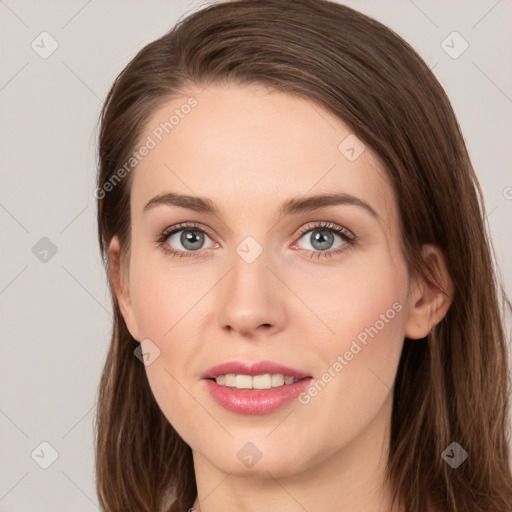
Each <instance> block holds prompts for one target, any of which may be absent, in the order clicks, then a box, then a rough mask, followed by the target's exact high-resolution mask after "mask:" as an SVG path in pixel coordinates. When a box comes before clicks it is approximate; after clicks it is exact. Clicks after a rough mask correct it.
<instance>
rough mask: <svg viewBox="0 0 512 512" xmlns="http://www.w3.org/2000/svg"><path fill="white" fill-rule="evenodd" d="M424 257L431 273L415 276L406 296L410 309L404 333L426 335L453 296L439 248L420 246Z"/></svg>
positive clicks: (449, 278) (451, 285) (439, 318)
mask: <svg viewBox="0 0 512 512" xmlns="http://www.w3.org/2000/svg"><path fill="white" fill-rule="evenodd" d="M422 253H423V258H424V260H425V263H426V265H427V267H428V268H429V269H430V274H431V277H430V278H429V279H427V280H424V279H422V278H420V277H418V281H416V283H415V284H414V288H413V290H412V291H411V293H410V296H409V311H408V317H407V322H406V326H405V336H406V337H407V338H410V339H421V338H424V337H426V336H427V335H428V334H429V333H430V331H431V330H432V329H433V328H434V327H435V326H436V325H437V324H438V323H439V322H440V321H441V320H442V319H443V318H444V316H445V315H446V313H447V312H448V309H449V308H450V305H451V303H452V299H453V293H454V286H453V282H452V279H451V277H450V275H449V273H448V268H447V265H446V261H445V258H444V255H443V253H442V251H441V250H440V249H439V248H438V247H436V246H434V245H430V244H428V245H425V246H423V250H422Z"/></svg>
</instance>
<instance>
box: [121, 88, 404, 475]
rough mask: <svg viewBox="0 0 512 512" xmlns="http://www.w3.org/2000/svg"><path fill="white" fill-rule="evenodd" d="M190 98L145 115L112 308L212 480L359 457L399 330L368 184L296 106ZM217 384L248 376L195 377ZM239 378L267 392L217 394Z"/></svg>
mask: <svg viewBox="0 0 512 512" xmlns="http://www.w3.org/2000/svg"><path fill="white" fill-rule="evenodd" d="M191 97H193V98H194V99H191ZM191 97H189V96H183V97H179V98H176V99H174V100H172V101H170V102H169V103H168V104H166V105H165V106H164V107H163V108H161V109H160V110H158V111H156V112H155V113H154V114H153V115H152V117H151V118H150V120H149V122H148V123H147V125H146V129H145V132H144V134H143V135H142V137H141V139H140V140H141V144H140V146H139V147H141V146H142V145H146V147H147V148H148V149H147V151H146V150H142V151H140V150H139V152H138V157H139V160H140V163H139V164H138V166H137V167H136V169H135V170H133V171H132V172H133V176H132V178H133V182H132V188H131V222H132V225H131V249H130V262H129V284H128V285H127V289H128V290H129V298H125V299H122V311H123V315H124V317H125V320H126V323H127V325H128V327H129V329H130V331H131V333H132V335H133V336H134V337H135V338H136V339H138V340H139V341H142V340H146V341H144V343H143V352H145V353H147V354H149V355H148V356H147V363H146V364H147V366H146V371H147V377H148V380H149V383H150V385H151V389H152V391H153V393H154V396H155V398H156V400H157V402H158V404H159V406H160V408H161V409H162V411H163V413H164V414H165V416H166V417H167V418H168V420H169V422H170V423H171V424H172V425H173V427H174V428H175V429H176V431H177V432H178V433H179V434H180V436H181V437H182V438H183V439H184V440H185V441H186V443H187V444H189V445H190V446H191V448H192V450H193V452H194V458H195V462H196V463H197V462H198V461H199V460H201V461H202V463H203V464H207V465H210V466H211V467H215V468H217V469H218V470H220V471H222V472H225V473H232V474H238V475H248V474H251V475H256V474H261V475H266V474H267V472H269V473H270V474H272V475H273V476H275V477H278V476H284V475H289V474H290V473H300V472H303V471H307V470H308V469H311V468H313V467H318V465H319V464H329V463H330V462H332V456H333V455H334V454H342V453H343V454H344V455H345V456H346V457H350V456H351V454H355V453H356V452H355V451H353V450H352V449H353V448H354V447H356V446H360V447H361V446H366V447H367V451H368V452H369V453H370V451H371V452H372V453H375V450H376V446H379V447H380V446H382V444H379V443H381V441H382V439H383V437H382V436H384V435H386V434H385V432H386V429H387V427H388V425H389V421H390V412H391V403H392V402H391V395H392V391H391V390H392V386H393V381H394V378H395V374H396V370H397V366H398V361H399V357H400V353H401V349H402V344H403V340H404V336H406V335H408V333H407V329H408V322H409V323H410V321H411V320H410V318H409V311H410V303H409V301H410V300H411V296H410V295H409V290H410V288H409V286H410V283H409V277H408V272H407V268H406V264H405V260H404V257H403V255H402V253H401V250H400V244H399V220H398V219H399V217H398V210H397V201H396V198H395V196H394V193H393V190H392V188H391V186H390V184H389V182H388V181H387V177H386V173H385V172H384V170H383V168H382V167H381V166H380V164H379V162H378V161H377V160H376V158H375V157H374V155H373V154H372V151H371V149H370V148H369V147H366V148H365V147H364V146H363V145H362V143H361V142H360V141H358V139H357V138H355V136H354V135H353V134H351V132H350V130H349V129H348V128H347V126H345V125H344V124H343V123H342V122H340V121H339V120H338V119H337V118H336V117H335V116H333V115H332V114H330V113H329V112H328V111H326V110H324V109H323V108H321V107H319V106H318V105H314V104H312V103H310V102H308V101H306V100H304V99H298V98H296V97H292V96H289V95H285V94H283V93H277V92H269V90H267V89H264V88H263V87H256V86H249V87H246V86H244V87H242V86H232V87H229V88H228V87H220V86H219V87H209V88H207V89H205V90H203V91H200V90H194V91H192V92H191ZM187 105H188V106H187ZM171 116H174V117H171ZM166 122H167V124H165V123H166ZM139 147H138V148H139ZM165 194H169V196H167V199H168V201H166V200H165V197H164V196H165ZM170 194H174V196H173V197H174V200H175V199H176V198H177V196H180V195H183V196H188V197H189V199H180V200H179V202H180V206H178V205H177V204H174V203H175V202H176V201H174V200H171V199H172V198H171V196H170ZM322 195H330V198H331V200H329V199H323V200H321V199H319V200H314V201H313V200H310V198H312V197H314V196H315V197H316V196H322ZM334 195H337V197H338V199H337V200H336V201H333V200H332V198H334V197H335V196H334ZM157 197H160V198H161V201H157V200H154V198H157ZM200 198H201V199H200ZM152 200H153V201H152ZM206 206H209V207H210V209H211V210H215V213H212V212H211V211H208V208H206ZM185 223H186V225H185V227H183V226H181V225H182V224H185ZM191 224H192V227H190V225H191ZM179 225H180V226H179ZM177 226H178V227H177ZM173 227H176V229H181V231H178V232H176V233H173V234H170V232H171V231H172V230H173ZM336 230H339V232H338V231H336ZM159 240H160V242H161V243H160V245H159ZM169 251H176V255H175V256H173V255H172V254H171V253H170V252H169ZM148 340H150V341H148ZM225 363H233V365H234V366H232V367H229V366H228V367H224V368H220V369H215V367H217V366H218V365H222V364H225ZM253 363H261V365H260V366H254V367H253V368H252V370H254V371H253V372H251V365H253ZM269 363H273V364H274V366H272V365H270V364H269ZM237 364H238V365H240V366H238V367H237V366H236V365H237ZM244 365H245V367H244ZM276 365H283V366H285V367H286V369H283V368H280V367H277V366H276ZM251 373H254V374H256V375H265V374H269V375H270V376H261V377H257V378H253V379H252V380H251V378H250V377H251ZM287 373H288V374H290V375H286V374H287ZM233 374H235V375H237V374H238V375H247V374H249V377H240V378H238V377H221V378H220V379H219V382H220V384H217V383H215V382H214V381H213V380H211V378H213V377H217V376H221V375H233ZM285 376H287V377H294V376H295V379H297V378H299V377H308V378H306V379H304V380H299V381H298V382H296V383H293V384H286V385H284V386H283V385H282V384H283V377H285ZM223 379H224V380H223ZM295 379H291V380H292V381H293V380H295ZM286 381H287V382H290V379H287V380H286ZM251 383H252V385H253V386H256V387H263V388H268V386H272V385H274V386H275V387H272V388H271V389H270V390H269V389H266V390H254V389H252V390H249V389H245V390H243V389H240V390H239V389H237V388H234V387H231V386H233V385H236V384H237V385H238V386H239V387H240V388H249V387H250V386H251ZM226 384H228V386H226ZM315 389H316V391H315ZM358 453H359V454H360V453H361V452H360V451H359V452H358ZM358 456H359V455H358ZM360 462H361V464H362V465H364V464H365V461H364V460H361V461H360Z"/></svg>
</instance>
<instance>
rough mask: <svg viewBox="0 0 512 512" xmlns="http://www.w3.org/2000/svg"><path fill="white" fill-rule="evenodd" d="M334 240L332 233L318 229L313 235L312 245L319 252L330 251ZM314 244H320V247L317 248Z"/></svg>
mask: <svg viewBox="0 0 512 512" xmlns="http://www.w3.org/2000/svg"><path fill="white" fill-rule="evenodd" d="M333 239H334V236H333V234H332V233H331V232H330V231H328V230H325V229H324V230H318V229H316V230H314V231H313V232H312V233H311V245H312V246H313V247H315V248H316V249H319V250H326V249H329V247H331V246H332V243H333ZM326 240H327V242H326ZM314 242H315V243H316V242H319V243H320V247H318V246H315V243H314Z"/></svg>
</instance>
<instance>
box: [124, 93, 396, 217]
mask: <svg viewBox="0 0 512 512" xmlns="http://www.w3.org/2000/svg"><path fill="white" fill-rule="evenodd" d="M140 141H141V142H140V143H141V144H143V143H144V142H145V141H146V142H148V141H151V142H150V143H149V144H147V145H148V146H151V149H150V150H149V151H147V154H146V156H144V157H143V158H142V159H141V160H140V162H139V163H138V165H137V166H136V169H135V171H134V176H133V182H132V191H131V197H132V206H133V207H134V209H136V210H139V209H140V210H142V209H143V207H144V205H145V204H146V203H147V201H149V200H150V199H151V198H152V197H154V196H156V195H159V194H162V193H165V192H170V191H172V192H176V193H181V194H187V195H197V196H201V197H208V198H211V199H212V200H213V201H214V202H215V203H216V204H218V205H219V206H220V207H221V209H222V210H223V211H225V212H226V215H228V214H232V215H234V216H238V215H240V213H241V212H242V211H243V212H246V211H248V210H250V211H252V212H257V211H260V212H262V213H263V212H269V213H271V212H272V210H277V208H278V207H279V205H280V204H281V203H282V202H283V201H285V200H286V199H288V198H290V197H300V196H304V195H309V194H318V193H332V192H343V193H347V194H352V195H355V196H357V197H359V198H361V199H362V200H364V201H366V202H368V203H370V204H371V205H372V206H373V207H374V209H375V210H377V211H378V212H379V215H380V216H381V217H383V218H386V217H389V216H392V215H394V214H396V208H395V206H396V205H395V201H394V197H393V190H392V188H391V186H390V184H389V181H388V178H387V175H386V173H385V171H384V170H383V168H382V167H381V165H380V163H379V161H378V160H377V158H376V157H375V156H374V154H373V153H372V150H371V148H369V147H367V146H365V145H364V144H363V143H362V142H361V141H359V140H358V139H357V137H355V135H354V134H353V133H351V131H350V129H349V128H348V127H347V126H346V125H345V124H344V123H343V122H342V121H341V120H340V119H339V118H337V117H336V116H334V115H333V114H332V113H330V112H329V111H327V110H325V109H323V108H322V107H320V106H319V105H317V104H315V103H313V102H311V101H308V100H305V99H302V98H299V97H297V96H291V95H289V94H284V93H280V92H275V91H271V90H269V89H267V88H264V87H262V86H252V85H251V86H234V85H232V86H216V87H208V88H206V89H204V90H201V89H196V90H192V89H191V90H190V95H183V96H179V97H176V98H173V99H172V100H170V101H169V102H168V103H166V104H165V105H164V106H163V107H161V108H160V109H158V110H157V111H155V112H154V113H153V114H152V115H151V116H150V117H149V119H148V121H147V123H146V126H145V129H144V132H143V134H142V136H141V137H140Z"/></svg>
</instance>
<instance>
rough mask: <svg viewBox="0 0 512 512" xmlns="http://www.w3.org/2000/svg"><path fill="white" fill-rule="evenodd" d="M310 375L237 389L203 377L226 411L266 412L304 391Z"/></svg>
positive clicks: (209, 389) (244, 412)
mask: <svg viewBox="0 0 512 512" xmlns="http://www.w3.org/2000/svg"><path fill="white" fill-rule="evenodd" d="M310 382H311V377H308V378H306V379H302V380H299V381H297V382H295V383H294V384H287V385H285V386H281V387H278V388H270V389H257V390H256V389H254V390H247V389H237V388H230V387H227V386H220V385H219V384H217V383H216V382H215V381H214V380H211V379H205V383H206V387H207V389H208V391H209V392H210V395H211V396H212V398H213V399H214V400H215V401H216V402H217V403H218V404H220V405H221V406H222V407H224V409H227V410H228V411H232V412H237V413H240V414H268V413H271V412H273V411H275V410H276V409H279V408H280V407H282V406H283V405H285V404H287V403H288V402H291V401H292V400H293V399H294V398H297V397H298V396H299V394H300V393H302V392H303V391H305V390H306V389H307V387H308V386H309V384H310Z"/></svg>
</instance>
